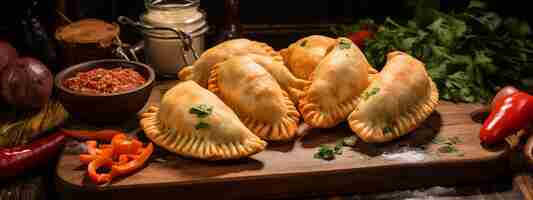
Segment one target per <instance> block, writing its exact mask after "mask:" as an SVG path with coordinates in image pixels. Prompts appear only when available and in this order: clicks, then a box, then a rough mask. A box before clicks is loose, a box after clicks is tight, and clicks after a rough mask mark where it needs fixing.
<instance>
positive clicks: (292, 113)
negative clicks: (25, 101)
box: [208, 56, 300, 140]
mask: <svg viewBox="0 0 533 200" xmlns="http://www.w3.org/2000/svg"><path fill="white" fill-rule="evenodd" d="M210 74H211V76H210V78H209V82H208V88H209V90H210V91H212V92H213V93H215V94H216V95H218V96H219V97H220V98H221V99H222V101H224V102H225V103H226V104H227V105H228V106H229V107H230V108H232V109H233V110H234V111H235V113H237V115H238V116H239V118H240V119H241V120H242V121H243V122H244V124H245V125H246V127H248V128H249V129H250V130H252V132H254V133H255V134H256V135H258V136H259V137H261V138H263V139H266V140H290V139H293V138H295V137H296V136H297V135H296V130H297V129H298V122H299V119H300V114H299V113H298V111H297V110H296V107H295V106H294V104H293V103H292V101H291V100H290V99H289V96H288V94H287V93H286V92H285V91H284V90H283V89H281V87H280V86H279V85H278V83H277V82H276V80H275V79H274V78H273V77H272V75H270V73H268V72H267V70H265V69H264V68H263V67H262V66H261V65H259V64H258V63H256V62H255V61H254V60H253V59H252V58H250V57H248V56H235V57H232V58H230V59H229V60H227V61H225V62H222V63H218V64H216V65H215V66H214V67H212V70H211V73H210Z"/></svg>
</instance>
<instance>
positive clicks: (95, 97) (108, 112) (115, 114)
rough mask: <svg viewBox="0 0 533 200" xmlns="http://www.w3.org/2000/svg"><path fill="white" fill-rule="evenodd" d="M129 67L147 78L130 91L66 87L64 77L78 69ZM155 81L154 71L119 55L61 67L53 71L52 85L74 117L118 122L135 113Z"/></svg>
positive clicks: (143, 102) (139, 108) (95, 121)
mask: <svg viewBox="0 0 533 200" xmlns="http://www.w3.org/2000/svg"><path fill="white" fill-rule="evenodd" d="M98 67H102V68H106V69H110V68H115V67H129V68H133V69H134V70H135V71H137V72H139V74H141V75H142V76H143V77H144V78H145V79H146V82H145V83H144V84H143V85H141V86H139V87H137V88H135V89H132V90H129V91H124V92H120V93H113V94H88V93H82V92H78V91H74V90H71V89H68V88H66V87H65V86H64V85H63V81H64V80H65V79H67V78H70V77H73V76H75V75H76V73H78V72H86V71H89V70H91V69H94V68H98ZM154 82H155V72H154V70H153V69H152V68H150V67H149V66H148V65H145V64H142V63H139V62H132V61H126V60H118V59H104V60H94V61H88V62H84V63H80V64H77V65H74V66H71V67H68V68H66V69H64V70H63V71H61V72H59V74H57V75H56V77H55V80H54V85H55V87H56V89H57V92H58V98H59V101H60V102H61V104H63V106H64V107H65V109H66V110H67V111H68V112H69V113H70V114H71V115H72V116H73V117H76V118H79V119H81V120H83V121H86V122H92V123H112V122H120V121H124V120H127V119H131V118H132V117H135V116H136V114H137V112H139V111H140V110H141V109H142V108H143V107H144V105H145V104H146V102H147V101H148V98H149V97H150V93H151V91H152V88H153V86H154Z"/></svg>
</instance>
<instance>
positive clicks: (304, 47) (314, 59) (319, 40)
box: [280, 35, 335, 80]
mask: <svg viewBox="0 0 533 200" xmlns="http://www.w3.org/2000/svg"><path fill="white" fill-rule="evenodd" d="M334 44H335V39H333V38H330V37H326V36H321V35H311V36H308V37H305V38H302V39H300V40H298V41H296V42H295V43H293V44H291V45H289V47H287V48H286V49H282V50H281V51H280V53H281V55H282V56H283V60H284V61H285V65H287V67H288V68H289V69H290V70H291V72H292V73H293V74H294V75H295V76H296V77H297V78H301V79H305V80H308V79H309V75H311V73H312V72H313V70H315V68H316V66H317V65H318V63H319V62H320V61H321V60H322V59H323V58H324V57H325V56H326V54H327V53H328V49H329V48H330V47H331V46H333V45H334Z"/></svg>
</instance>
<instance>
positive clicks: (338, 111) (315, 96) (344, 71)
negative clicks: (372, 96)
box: [298, 38, 369, 128]
mask: <svg viewBox="0 0 533 200" xmlns="http://www.w3.org/2000/svg"><path fill="white" fill-rule="evenodd" d="M368 67H369V64H368V62H367V60H366V58H365V57H364V55H363V54H362V53H360V50H359V48H358V47H357V46H356V45H355V44H353V43H352V41H351V40H350V39H348V38H339V39H337V40H336V44H335V45H334V47H333V48H332V50H331V51H330V52H329V53H328V55H327V56H326V57H325V58H324V59H322V61H320V63H319V64H318V66H317V68H316V69H315V71H314V72H313V74H311V77H310V80H311V83H309V84H308V85H307V86H306V87H305V88H304V91H303V95H302V96H301V97H300V101H299V105H298V107H299V109H300V112H301V113H302V116H303V118H304V121H305V122H306V123H307V124H309V125H310V126H312V127H320V128H328V127H333V126H335V125H337V124H339V123H340V122H342V121H344V120H346V117H347V116H348V115H349V114H350V112H352V111H353V109H354V108H355V106H356V105H357V102H358V98H359V95H360V94H361V93H362V92H363V90H364V89H366V88H367V87H368V84H369V80H368Z"/></svg>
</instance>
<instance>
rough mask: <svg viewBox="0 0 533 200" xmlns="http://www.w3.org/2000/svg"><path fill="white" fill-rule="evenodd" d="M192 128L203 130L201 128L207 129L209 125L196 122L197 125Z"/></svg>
mask: <svg viewBox="0 0 533 200" xmlns="http://www.w3.org/2000/svg"><path fill="white" fill-rule="evenodd" d="M194 128H196V130H198V129H203V128H209V124H208V123H205V122H198V124H196V126H194Z"/></svg>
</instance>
